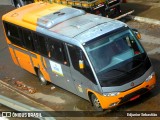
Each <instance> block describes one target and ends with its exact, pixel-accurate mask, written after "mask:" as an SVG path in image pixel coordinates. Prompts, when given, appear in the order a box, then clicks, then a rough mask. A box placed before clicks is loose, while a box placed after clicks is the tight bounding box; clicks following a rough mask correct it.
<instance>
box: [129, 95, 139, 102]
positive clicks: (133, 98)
mask: <svg viewBox="0 0 160 120" xmlns="http://www.w3.org/2000/svg"><path fill="white" fill-rule="evenodd" d="M139 97H140V95H137V96H135V97H132V98H131V99H130V101H133V100H135V99H137V98H139Z"/></svg>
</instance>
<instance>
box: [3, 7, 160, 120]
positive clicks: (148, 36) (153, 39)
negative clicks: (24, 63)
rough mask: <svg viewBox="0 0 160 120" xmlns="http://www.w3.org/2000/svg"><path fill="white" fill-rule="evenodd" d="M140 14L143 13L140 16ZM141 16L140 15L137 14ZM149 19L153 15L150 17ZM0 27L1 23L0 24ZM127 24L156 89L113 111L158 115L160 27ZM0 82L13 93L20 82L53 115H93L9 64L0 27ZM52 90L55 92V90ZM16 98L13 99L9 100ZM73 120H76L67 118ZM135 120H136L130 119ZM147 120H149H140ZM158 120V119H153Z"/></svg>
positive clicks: (66, 94)
mask: <svg viewBox="0 0 160 120" xmlns="http://www.w3.org/2000/svg"><path fill="white" fill-rule="evenodd" d="M12 9H14V8H13V7H11V6H2V5H1V6H0V16H2V15H3V14H4V13H6V12H8V11H10V10H12ZM141 13H142V12H141ZM137 14H138V13H137ZM139 14H140V12H139ZM151 15H152V14H151ZM0 24H2V21H1V20H0ZM127 24H128V25H129V26H130V27H132V28H136V29H138V30H139V31H140V32H141V34H142V40H141V43H142V44H143V46H144V48H145V49H146V51H147V53H148V55H149V57H150V59H151V61H152V63H153V66H154V69H155V71H156V74H157V85H156V87H155V88H154V89H153V90H152V91H150V92H149V93H147V94H145V95H143V96H141V97H140V98H138V99H137V100H135V101H132V102H129V103H126V104H124V105H122V106H120V107H117V108H116V111H117V113H118V112H119V111H160V101H159V99H160V94H159V93H160V89H159V87H160V77H159V76H160V70H159V68H160V64H159V63H160V42H159V41H160V34H159V33H160V26H154V25H149V24H145V23H138V22H135V21H127ZM0 80H2V81H3V82H6V83H8V84H10V85H12V86H13V87H15V88H16V89H19V88H18V87H16V85H15V84H14V81H16V80H18V81H22V82H24V83H25V84H26V85H28V86H31V87H33V88H36V91H37V92H36V93H34V94H30V93H28V92H27V91H25V90H22V89H19V90H20V91H21V92H23V93H24V94H25V95H26V96H29V97H30V98H32V99H33V100H35V101H38V102H40V103H41V104H43V105H45V106H48V107H50V108H52V109H54V110H56V111H94V109H93V108H92V106H91V104H90V103H89V102H88V101H86V100H84V99H82V98H80V97H78V96H76V95H74V94H72V93H70V92H67V91H65V90H63V89H61V88H59V87H57V86H54V85H53V84H50V85H47V86H41V85H40V82H39V81H38V78H37V77H36V76H35V75H32V74H31V73H29V72H27V71H25V70H23V69H21V68H19V67H17V66H16V65H15V64H14V63H13V62H12V60H11V57H10V54H9V51H8V48H7V44H6V42H5V37H4V34H3V30H2V25H0ZM53 86H54V87H55V88H54V87H53ZM14 98H15V97H13V96H12V99H14ZM68 119H75V118H68ZM76 119H107V120H110V119H113V120H117V119H118V120H121V119H129V118H123V117H110V118H76ZM132 119H137V118H132ZM141 119H148V120H150V119H151V118H146V117H144V118H141ZM153 119H159V118H153Z"/></svg>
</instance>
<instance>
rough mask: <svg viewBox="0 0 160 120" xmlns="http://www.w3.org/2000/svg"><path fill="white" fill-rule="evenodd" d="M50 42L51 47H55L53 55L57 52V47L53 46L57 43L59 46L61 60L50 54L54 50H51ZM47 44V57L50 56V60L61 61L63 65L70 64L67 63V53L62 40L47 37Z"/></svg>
mask: <svg viewBox="0 0 160 120" xmlns="http://www.w3.org/2000/svg"><path fill="white" fill-rule="evenodd" d="M51 44H52V45H53V47H54V49H55V56H56V54H57V53H56V52H57V48H55V46H56V45H58V44H59V47H61V57H62V58H61V60H58V59H57V58H56V57H55V56H53V57H52V54H53V53H54V52H53V51H51V46H50V45H51ZM47 46H48V58H50V59H52V60H54V61H56V62H59V63H61V64H63V65H66V66H70V63H69V60H68V54H67V51H66V47H65V43H64V42H62V41H60V40H57V39H55V38H51V37H48V40H47ZM52 52H53V53H52ZM59 54H60V53H59Z"/></svg>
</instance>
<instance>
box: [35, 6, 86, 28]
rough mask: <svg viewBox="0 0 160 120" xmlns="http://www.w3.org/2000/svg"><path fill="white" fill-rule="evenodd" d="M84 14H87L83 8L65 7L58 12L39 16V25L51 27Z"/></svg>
mask: <svg viewBox="0 0 160 120" xmlns="http://www.w3.org/2000/svg"><path fill="white" fill-rule="evenodd" d="M83 14H85V11H83V10H78V9H75V8H64V9H61V10H59V11H57V12H54V13H52V14H49V15H46V16H43V17H41V18H39V19H38V26H41V27H43V28H47V29H49V28H51V27H53V26H55V25H56V24H58V23H60V22H63V21H65V20H68V19H70V18H73V17H76V16H80V15H83Z"/></svg>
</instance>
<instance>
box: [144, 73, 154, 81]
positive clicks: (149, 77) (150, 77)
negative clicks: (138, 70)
mask: <svg viewBox="0 0 160 120" xmlns="http://www.w3.org/2000/svg"><path fill="white" fill-rule="evenodd" d="M154 75H155V72H152V73H151V75H150V76H148V78H147V79H146V81H147V82H148V81H149V80H151V79H152V77H153V76H154Z"/></svg>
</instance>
